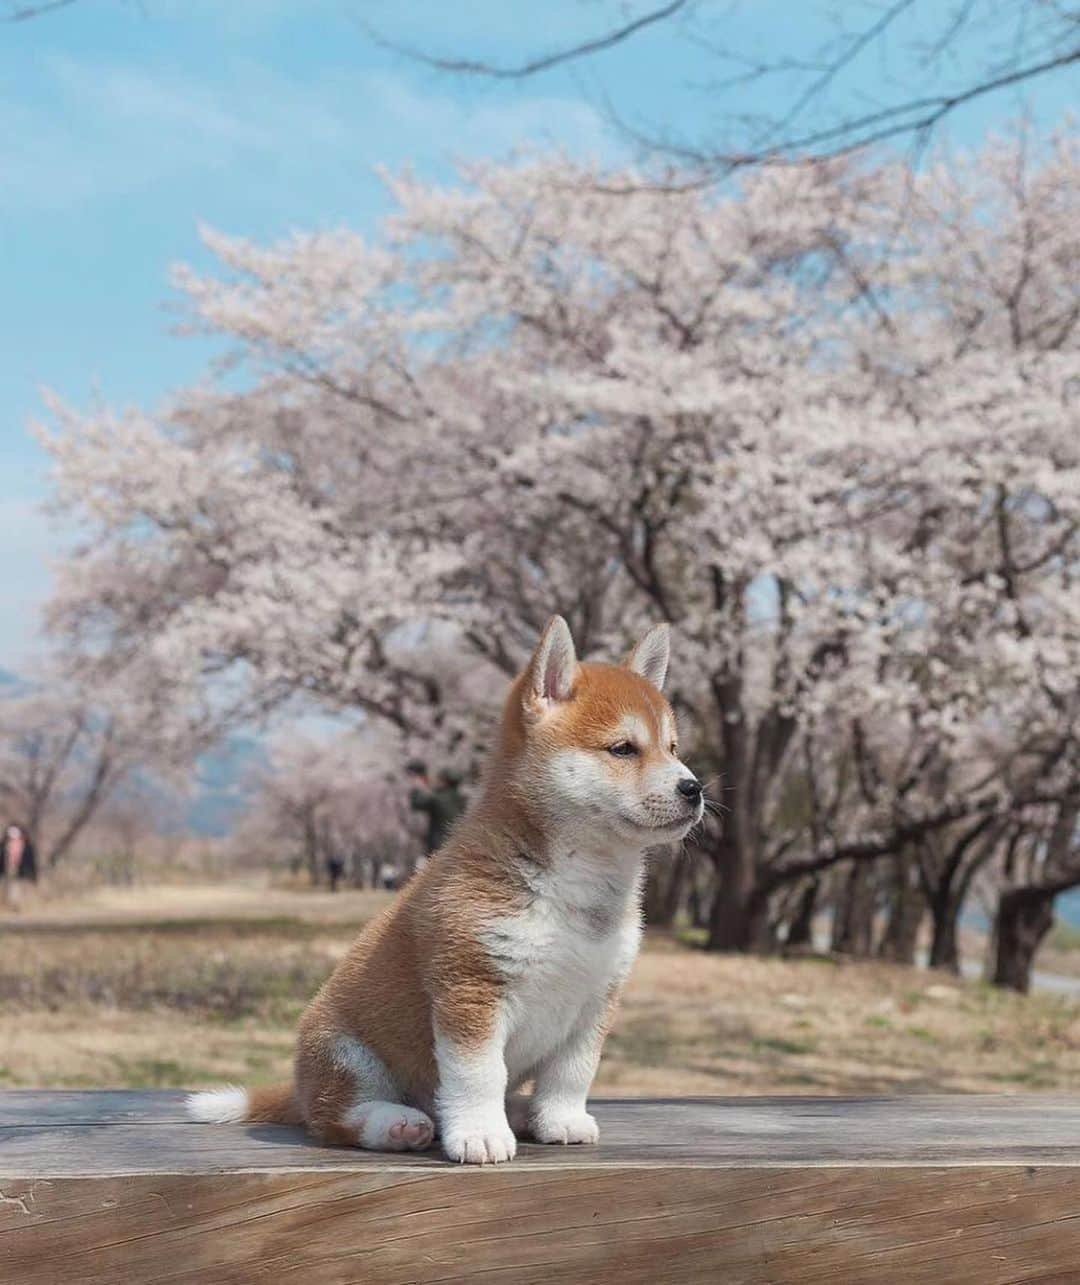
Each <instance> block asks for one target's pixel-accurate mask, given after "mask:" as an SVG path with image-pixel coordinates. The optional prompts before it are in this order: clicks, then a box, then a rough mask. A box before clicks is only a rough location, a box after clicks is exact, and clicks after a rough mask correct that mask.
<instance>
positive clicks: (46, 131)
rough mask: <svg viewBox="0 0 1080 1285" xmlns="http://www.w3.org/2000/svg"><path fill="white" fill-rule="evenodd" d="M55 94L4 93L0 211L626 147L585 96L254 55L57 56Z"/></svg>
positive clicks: (49, 67)
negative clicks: (476, 91)
mask: <svg viewBox="0 0 1080 1285" xmlns="http://www.w3.org/2000/svg"><path fill="white" fill-rule="evenodd" d="M40 72H41V76H42V78H43V82H44V85H45V91H46V92H44V93H42V94H41V95H39V96H38V97H37V98H36V99H35V100H34V102H33V104H32V105H31V104H28V103H27V102H25V101H24V102H21V103H19V102H14V101H11V102H4V101H3V100H0V113H2V115H3V118H4V120H5V123H6V128H5V135H4V139H3V141H0V206H5V205H6V206H7V207H8V208H9V209H16V210H23V211H25V210H28V209H64V208H67V207H70V206H75V205H77V204H80V203H83V202H87V201H92V200H94V199H109V198H115V197H117V196H125V195H130V194H133V193H136V192H141V191H146V190H148V189H151V188H156V187H160V186H163V185H171V187H170V190H173V189H175V188H177V187H183V186H184V185H185V184H187V183H188V182H192V183H193V186H192V187H190V188H189V189H188V191H187V192H186V193H185V194H184V196H183V198H182V199H183V200H184V201H185V203H186V202H189V201H190V202H191V203H192V208H191V211H190V213H191V217H192V219H195V218H197V217H198V216H199V215H200V214H201V213H202V211H201V210H200V209H199V208H198V207H197V202H198V200H199V193H200V190H204V189H200V188H199V186H198V183H197V182H195V180H197V179H199V178H200V177H201V178H202V179H203V180H210V179H212V180H213V182H214V183H215V184H216V185H225V184H233V185H244V187H245V189H246V190H248V191H250V192H255V193H257V192H258V191H260V190H262V189H264V190H266V191H267V192H270V191H273V190H277V189H280V186H281V184H282V183H286V184H288V183H293V184H298V183H303V184H304V186H305V187H306V188H308V189H310V190H312V191H314V192H316V193H317V192H318V191H319V190H320V189H321V188H325V187H327V186H332V185H333V183H334V182H335V181H336V180H337V179H338V178H339V177H340V175H341V173H342V172H343V171H344V172H349V173H352V174H354V175H357V176H362V175H364V174H366V173H369V172H370V171H371V170H372V169H373V168H374V167H375V166H378V165H386V166H389V167H390V168H392V169H394V168H398V167H399V166H402V165H404V164H406V163H408V164H411V165H412V166H413V167H414V168H415V169H417V170H418V171H419V172H421V173H423V172H424V169H425V168H426V167H429V166H431V165H432V164H436V163H438V162H440V161H446V160H448V159H452V158H454V157H457V156H468V157H477V156H481V155H488V154H490V155H495V156H499V155H505V154H506V153H508V152H509V151H511V150H512V149H514V148H517V147H521V146H526V147H530V148H534V147H543V146H560V147H563V148H565V149H567V150H569V151H571V152H574V153H578V154H583V155H586V156H588V157H590V158H594V157H595V158H599V159H611V158H612V157H613V156H614V155H615V154H616V144H615V141H614V140H613V138H612V135H611V133H610V131H609V130H608V129H607V127H606V125H605V123H604V121H603V119H602V117H601V116H600V114H599V113H598V112H597V110H596V109H595V108H594V107H593V106H591V105H590V104H589V103H587V102H586V101H585V100H583V99H577V98H573V97H561V96H556V95H550V94H546V95H539V94H537V95H530V94H528V93H526V92H523V91H516V92H514V93H513V94H510V95H505V94H500V95H498V96H493V95H485V96H480V97H478V96H475V95H474V96H470V98H469V99H463V98H460V97H457V96H455V95H453V94H451V93H449V92H437V91H436V90H435V89H434V88H433V87H432V86H431V84H430V81H431V80H432V78H431V77H421V79H423V80H426V81H428V82H429V84H428V85H427V86H424V85H421V84H419V83H418V82H416V81H415V80H412V79H410V78H409V77H408V76H407V75H405V74H404V73H402V74H398V73H391V72H388V71H384V70H359V71H352V70H343V69H337V70H327V71H326V72H325V74H320V75H319V76H318V77H312V78H310V79H309V80H306V81H303V82H301V81H299V80H297V79H295V78H290V77H286V76H283V75H281V74H278V73H276V72H273V71H271V70H268V69H267V68H266V67H264V66H262V65H259V64H256V63H255V62H253V61H251V60H244V61H240V62H236V63H234V64H233V65H232V66H231V74H229V75H228V76H225V77H219V78H217V79H212V78H210V77H209V76H203V77H199V76H185V75H182V74H179V73H177V72H170V73H168V74H164V73H162V72H161V71H160V70H154V69H147V68H146V67H143V66H132V65H128V64H124V63H116V62H112V63H107V62H102V61H91V60H86V61H84V60H80V59H75V58H72V57H70V56H67V55H57V54H52V55H48V56H45V57H43V58H42V61H41V66H40Z"/></svg>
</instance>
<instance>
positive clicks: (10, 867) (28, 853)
mask: <svg viewBox="0 0 1080 1285" xmlns="http://www.w3.org/2000/svg"><path fill="white" fill-rule="evenodd" d="M0 856H2V860H0V870H2V873H3V880H4V902H5V904H7V905H9V906H11V907H12V908H13V909H17V908H18V905H19V902H20V900H21V898H20V895H19V882H20V880H23V879H25V880H27V881H29V882H30V883H35V882H36V881H37V854H36V853H35V851H34V845H33V844H32V843H31V842H30V836H29V835H28V834H27V833H26V831H25V830H24V829H23V828H22V826H21V825H9V826H8V827H7V829H6V830H5V831H4V840H3V845H2V848H0Z"/></svg>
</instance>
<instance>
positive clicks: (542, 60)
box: [66, 0, 690, 80]
mask: <svg viewBox="0 0 1080 1285" xmlns="http://www.w3.org/2000/svg"><path fill="white" fill-rule="evenodd" d="M66 2H67V3H70V0H66ZM689 3H690V0H669V3H668V4H665V5H661V6H660V8H659V9H653V10H651V11H650V12H649V13H645V14H642V15H641V17H640V18H635V19H634V20H633V21H632V22H627V23H625V24H624V25H623V26H621V27H615V28H613V29H612V30H611V31H605V32H604V33H603V35H600V36H595V37H593V38H592V39H591V40H584V41H582V42H581V43H580V44H577V45H568V46H567V47H566V48H565V49H559V50H556V51H555V52H554V53H549V54H540V55H539V56H537V57H536V58H529V59H527V60H526V61H525V62H523V63H518V64H517V65H512V66H499V65H498V64H496V63H490V62H484V61H483V60H482V59H475V58H439V57H436V56H434V55H432V54H426V53H423V52H422V51H421V50H418V49H414V48H411V47H409V46H406V45H400V44H397V43H395V42H394V41H392V40H388V39H387V38H386V37H385V36H384V35H382V34H381V33H379V32H378V31H376V30H374V29H373V28H371V27H370V26H367V24H365V27H366V30H367V31H368V34H369V36H370V37H371V39H372V40H373V41H375V43H376V44H378V45H380V46H382V47H383V48H384V49H390V50H392V51H393V52H394V53H399V54H405V55H406V56H407V57H409V58H413V59H415V60H416V61H417V62H421V63H423V64H424V65H425V66H427V67H433V68H435V69H436V70H437V71H450V72H460V73H464V74H466V75H470V76H488V77H491V78H492V79H495V80H523V79H525V78H526V77H528V76H534V75H536V74H537V73H538V72H542V71H549V70H550V69H551V68H552V67H558V66H560V65H561V64H562V63H568V62H574V61H576V60H577V59H579V58H587V57H589V55H590V54H597V53H602V52H603V51H604V50H605V49H611V48H613V47H614V46H615V45H621V44H622V43H623V42H624V41H626V40H629V39H630V37H631V36H635V35H637V33H638V32H639V31H643V30H644V29H645V28H646V27H652V26H654V25H655V24H656V23H660V22H664V21H665V20H666V19H668V18H671V17H673V16H674V15H675V14H676V13H678V11H679V10H680V9H685V8H687V7H688V5H689Z"/></svg>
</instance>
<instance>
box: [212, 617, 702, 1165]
mask: <svg viewBox="0 0 1080 1285" xmlns="http://www.w3.org/2000/svg"><path fill="white" fill-rule="evenodd" d="M667 665H668V629H667V626H666V625H659V626H657V627H656V628H654V629H652V630H650V631H649V632H648V633H647V634H646V635H645V637H644V638H643V639H642V640H641V642H640V643H639V644H638V645H637V647H635V649H634V650H633V652H632V653H631V654H630V656H629V657H628V658H627V660H626V661H625V663H623V664H621V665H613V664H594V663H579V662H578V660H577V657H576V655H575V652H574V643H573V640H572V638H571V637H570V630H569V628H568V627H567V625H566V622H565V621H564V620H563V619H562V618H561V617H560V616H556V617H555V618H554V619H552V620H551V621H550V623H549V624H548V625H547V627H546V629H545V630H544V633H543V635H542V637H541V638H540V641H539V643H538V644H537V647H536V650H535V652H534V653H533V656H532V659H531V660H530V661H529V663H528V665H527V666H526V667H525V669H524V671H523V672H522V673H521V674H520V675H519V676H518V678H517V679H516V681H515V682H514V683H513V685H512V686H511V688H510V693H509V695H508V696H507V698H506V704H505V707H504V709H503V714H502V721H501V724H500V727H499V733H498V737H497V740H496V743H495V746H494V749H493V751H492V753H491V756H490V760H489V762H488V764H487V770H486V775H485V779H484V784H483V791H482V793H481V795H480V797H479V799H478V800H477V802H476V804H475V806H474V807H473V808H472V809H471V810H470V811H469V812H468V813H467V814H466V816H465V817H464V818H462V820H461V821H460V822H459V823H458V825H457V827H456V829H455V830H454V832H453V833H452V835H451V837H450V839H449V841H448V842H447V844H446V845H445V846H444V847H443V848H442V849H441V850H440V851H439V852H438V853H437V854H436V855H435V856H434V857H433V858H432V859H431V860H430V861H429V862H428V864H427V865H426V866H425V868H424V869H423V870H422V871H421V872H420V873H419V874H418V875H417V876H416V877H415V878H414V879H412V880H411V881H410V882H409V883H408V884H407V885H406V886H405V888H404V889H403V890H402V892H401V893H400V895H399V896H398V897H397V899H396V900H395V901H394V903H393V904H392V905H391V906H390V907H389V908H388V909H387V910H386V911H385V912H384V913H383V914H382V915H381V916H379V917H378V918H377V919H375V920H373V921H372V922H371V923H370V924H369V925H368V926H367V927H366V928H365V929H364V931H363V932H362V933H361V934H360V936H359V937H358V938H357V940H356V942H355V943H354V944H353V946H352V948H351V949H350V951H349V953H348V954H347V955H346V956H345V958H344V959H342V961H341V962H340V964H339V965H338V967H337V968H336V969H335V970H334V972H333V974H332V975H331V976H330V978H329V979H328V980H327V982H326V983H325V984H324V985H323V987H322V989H321V990H320V991H319V992H318V994H317V995H316V996H315V998H314V999H313V1000H312V1002H311V1004H310V1005H309V1007H308V1009H307V1011H306V1012H305V1014H304V1016H303V1018H302V1019H301V1022H300V1031H299V1039H298V1044H297V1053H296V1069H295V1081H294V1083H293V1084H291V1085H287V1086H282V1087H281V1088H276V1089H253V1090H245V1089H239V1088H228V1089H221V1090H216V1091H211V1092H207V1093H196V1094H193V1095H192V1096H191V1097H190V1098H189V1099H188V1110H189V1113H190V1115H191V1116H192V1117H193V1118H194V1119H196V1120H202V1121H207V1122H228V1121H276V1122H280V1123H288V1124H305V1125H306V1126H307V1127H308V1129H309V1130H310V1131H311V1132H312V1133H313V1134H314V1136H315V1137H316V1138H318V1139H319V1140H321V1141H322V1142H324V1143H328V1144H332V1145H344V1146H354V1147H367V1148H370V1149H373V1150H385V1151H404V1150H422V1149H424V1148H426V1147H428V1146H430V1145H431V1143H432V1141H433V1140H434V1138H435V1135H436V1132H437V1133H438V1136H439V1138H440V1140H441V1143H442V1149H443V1151H444V1152H445V1154H446V1155H447V1156H448V1157H449V1158H450V1159H451V1160H456V1161H461V1162H464V1163H469V1164H486V1163H498V1162H500V1161H504V1160H510V1159H511V1158H512V1157H513V1155H514V1151H515V1146H516V1143H515V1129H514V1128H512V1127H511V1122H510V1120H509V1119H508V1118H507V1107H508V1097H507V1095H508V1094H509V1093H512V1092H513V1091H514V1090H515V1089H518V1088H520V1087H521V1086H523V1085H525V1084H526V1083H527V1082H529V1081H531V1082H532V1084H533V1091H532V1096H531V1098H530V1099H529V1100H528V1101H527V1102H520V1101H518V1100H515V1103H514V1107H513V1114H514V1115H515V1117H516V1119H515V1127H516V1130H517V1132H518V1133H520V1134H522V1135H525V1134H527V1135H528V1136H531V1137H532V1138H534V1139H536V1140H537V1141H539V1142H560V1143H584V1142H596V1140H597V1128H596V1122H595V1120H594V1119H593V1117H592V1116H591V1115H589V1113H588V1112H587V1111H586V1109H585V1102H586V1095H587V1094H588V1091H589V1086H590V1084H591V1083H592V1079H593V1076H594V1074H595V1072H596V1067H597V1063H598V1062H599V1059H600V1049H601V1045H602V1044H603V1040H604V1035H605V1032H606V1029H607V1024H608V1021H609V1018H610V1015H611V1013H612V1010H613V1006H614V1004H615V1002H616V1000H617V997H618V993H619V989H620V987H621V986H622V983H623V981H624V980H625V978H626V976H627V974H628V972H629V970H630V966H631V964H632V963H633V960H634V957H635V956H636V954H637V951H638V945H639V941H640V937H641V911H640V894H641V884H642V877H643V858H644V853H645V851H646V849H648V848H651V847H655V846H656V845H657V844H662V843H669V842H673V841H675V840H679V839H681V838H682V837H683V836H684V835H685V834H686V832H687V831H688V830H689V829H690V828H691V826H693V825H694V824H695V823H696V822H697V821H699V820H700V819H701V815H702V810H703V798H702V788H701V785H700V784H699V782H698V781H697V779H696V778H695V777H694V775H693V773H691V772H690V770H689V769H688V768H687V767H686V766H684V764H683V763H681V762H680V761H679V757H678V749H677V744H676V734H675V719H674V716H673V714H672V711H671V707H670V705H669V704H668V702H667V701H666V700H665V699H664V697H663V696H662V695H661V692H660V688H661V687H662V685H663V682H664V676H665V674H666V672H667Z"/></svg>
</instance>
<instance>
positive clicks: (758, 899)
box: [705, 870, 773, 954]
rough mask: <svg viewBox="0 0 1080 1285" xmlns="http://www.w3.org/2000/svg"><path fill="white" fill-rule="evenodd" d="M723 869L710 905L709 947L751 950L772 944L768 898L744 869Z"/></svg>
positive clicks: (758, 949)
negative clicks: (731, 874) (732, 874)
mask: <svg viewBox="0 0 1080 1285" xmlns="http://www.w3.org/2000/svg"><path fill="white" fill-rule="evenodd" d="M733 873H735V874H736V877H735V878H732V877H730V874H729V872H727V871H724V870H721V872H720V879H719V881H718V883H717V888H716V891H715V893H714V894H713V903H712V906H711V907H710V909H709V936H708V938H707V940H706V943H705V947H706V949H707V950H717V951H727V952H732V953H734V952H740V953H744V954H745V953H748V952H751V951H767V950H770V949H771V948H772V946H773V941H772V935H771V933H770V931H769V899H768V897H767V896H764V895H762V893H761V890H760V889H758V888H756V887H755V886H754V883H753V881H752V879H748V878H747V877H746V872H745V871H736V872H733Z"/></svg>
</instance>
